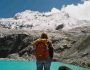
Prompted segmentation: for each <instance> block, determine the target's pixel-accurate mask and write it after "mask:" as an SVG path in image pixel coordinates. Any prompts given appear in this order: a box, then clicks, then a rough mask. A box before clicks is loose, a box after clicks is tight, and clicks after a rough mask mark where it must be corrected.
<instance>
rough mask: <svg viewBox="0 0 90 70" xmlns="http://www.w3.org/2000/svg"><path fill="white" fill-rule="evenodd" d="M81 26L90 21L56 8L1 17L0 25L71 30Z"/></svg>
mask: <svg viewBox="0 0 90 70" xmlns="http://www.w3.org/2000/svg"><path fill="white" fill-rule="evenodd" d="M81 26H90V21H85V20H79V19H76V18H72V17H71V16H69V14H68V13H66V12H65V11H64V10H58V9H55V8H53V9H52V10H51V12H45V13H40V12H38V11H30V10H26V11H24V12H21V13H17V14H16V15H15V17H13V18H6V19H4V18H2V19H0V27H4V28H9V29H31V30H58V29H63V30H69V29H72V28H75V27H81Z"/></svg>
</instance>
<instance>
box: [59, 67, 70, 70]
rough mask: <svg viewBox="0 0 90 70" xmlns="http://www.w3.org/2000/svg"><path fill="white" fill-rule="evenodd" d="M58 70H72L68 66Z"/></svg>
mask: <svg viewBox="0 0 90 70" xmlns="http://www.w3.org/2000/svg"><path fill="white" fill-rule="evenodd" d="M58 70H71V69H70V68H69V67H66V66H60V67H59V68H58Z"/></svg>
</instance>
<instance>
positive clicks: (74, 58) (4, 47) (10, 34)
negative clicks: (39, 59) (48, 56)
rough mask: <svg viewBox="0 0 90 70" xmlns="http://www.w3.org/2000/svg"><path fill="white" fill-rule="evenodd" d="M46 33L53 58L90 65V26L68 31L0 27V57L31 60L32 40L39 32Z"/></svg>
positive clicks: (32, 56) (85, 65)
mask: <svg viewBox="0 0 90 70" xmlns="http://www.w3.org/2000/svg"><path fill="white" fill-rule="evenodd" d="M42 32H45V33H47V34H48V36H49V39H50V40H51V41H52V44H53V47H54V59H57V60H58V61H61V62H65V63H70V64H74V65H79V66H83V67H90V27H89V26H88V27H81V28H80V27H78V28H75V29H72V30H69V31H62V30H55V31H50V30H49V31H40V30H12V29H6V28H0V58H1V59H3V58H4V59H6V58H7V59H15V60H33V59H35V57H34V55H33V53H34V52H33V51H32V50H33V48H32V44H31V43H32V41H33V40H35V39H37V38H38V37H40V35H41V33H42Z"/></svg>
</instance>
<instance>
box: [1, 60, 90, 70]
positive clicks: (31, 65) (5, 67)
mask: <svg viewBox="0 0 90 70" xmlns="http://www.w3.org/2000/svg"><path fill="white" fill-rule="evenodd" d="M59 66H68V67H70V68H71V69H72V70H90V69H86V68H82V67H78V66H74V65H70V64H64V63H61V62H52V64H51V69H50V70H58V67H59ZM0 70H36V61H15V60H0Z"/></svg>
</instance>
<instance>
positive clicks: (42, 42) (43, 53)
mask: <svg viewBox="0 0 90 70" xmlns="http://www.w3.org/2000/svg"><path fill="white" fill-rule="evenodd" d="M35 56H36V59H37V60H46V59H47V58H48V56H49V51H48V45H47V40H46V39H39V40H37V43H36V49H35Z"/></svg>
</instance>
